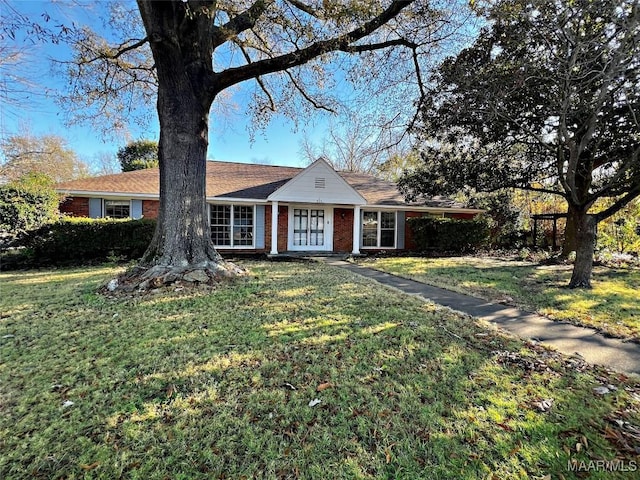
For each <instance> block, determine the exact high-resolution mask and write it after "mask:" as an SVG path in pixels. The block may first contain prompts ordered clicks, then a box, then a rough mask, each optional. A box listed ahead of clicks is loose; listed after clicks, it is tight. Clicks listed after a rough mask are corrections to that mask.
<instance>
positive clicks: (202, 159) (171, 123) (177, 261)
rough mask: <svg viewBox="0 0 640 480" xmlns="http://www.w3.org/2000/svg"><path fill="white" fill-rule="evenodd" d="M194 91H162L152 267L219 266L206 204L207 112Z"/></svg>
mask: <svg viewBox="0 0 640 480" xmlns="http://www.w3.org/2000/svg"><path fill="white" fill-rule="evenodd" d="M191 93H193V92H188V91H187V92H185V91H184V90H183V91H172V92H168V91H167V89H164V88H162V89H160V90H159V92H158V113H159V117H160V144H159V151H158V156H159V159H160V209H159V212H158V226H157V229H156V232H155V235H154V237H153V240H152V242H151V244H150V246H149V248H148V250H147V252H146V253H145V255H144V257H143V264H144V265H148V266H154V265H163V266H175V267H187V266H189V265H201V266H203V267H204V266H207V265H208V264H209V262H213V263H218V262H220V261H221V257H220V255H219V254H218V253H217V252H216V251H215V248H214V246H213V243H212V241H211V236H210V235H209V224H208V219H207V204H206V201H205V198H206V192H205V182H206V155H207V146H208V141H207V139H208V111H204V109H203V108H201V107H200V106H199V104H198V102H197V101H193V100H194V98H193V95H192V94H191Z"/></svg>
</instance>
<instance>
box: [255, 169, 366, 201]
mask: <svg viewBox="0 0 640 480" xmlns="http://www.w3.org/2000/svg"><path fill="white" fill-rule="evenodd" d="M268 199H269V200H274V201H280V200H282V201H293V202H309V201H311V202H316V203H336V204H357V205H362V204H365V203H367V200H366V199H365V198H364V197H363V196H362V195H361V194H360V193H359V192H358V191H357V190H356V189H354V188H353V186H352V185H350V184H349V183H348V182H347V181H346V180H345V179H344V178H343V177H342V176H340V174H339V173H338V172H336V171H335V170H334V169H333V167H331V165H329V164H328V163H327V161H326V160H324V159H322V158H319V159H318V160H316V161H315V162H313V163H312V164H311V165H309V166H308V167H307V168H305V169H303V170H300V172H299V173H298V174H297V175H296V176H295V177H293V178H292V179H291V180H289V181H288V182H287V183H285V184H284V185H282V186H281V187H280V188H278V190H276V191H275V192H273V193H272V194H271V195H269V198H268Z"/></svg>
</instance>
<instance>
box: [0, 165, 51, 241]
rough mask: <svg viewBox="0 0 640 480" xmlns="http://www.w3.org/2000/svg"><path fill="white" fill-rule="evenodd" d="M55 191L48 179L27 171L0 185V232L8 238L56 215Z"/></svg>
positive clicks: (33, 227)
mask: <svg viewBox="0 0 640 480" xmlns="http://www.w3.org/2000/svg"><path fill="white" fill-rule="evenodd" d="M58 202H59V195H58V193H57V192H56V191H55V189H54V186H53V182H52V180H51V179H50V178H49V177H47V176H46V175H43V174H37V173H30V174H27V175H24V176H23V177H21V178H19V179H18V180H15V181H13V182H9V183H6V184H5V185H1V186H0V232H2V233H4V234H5V235H6V236H8V237H9V238H14V237H15V236H17V235H19V234H21V233H23V232H26V231H28V230H32V229H35V228H38V227H40V226H42V225H44V224H46V223H48V222H51V221H54V220H55V219H57V218H58V216H59V212H58Z"/></svg>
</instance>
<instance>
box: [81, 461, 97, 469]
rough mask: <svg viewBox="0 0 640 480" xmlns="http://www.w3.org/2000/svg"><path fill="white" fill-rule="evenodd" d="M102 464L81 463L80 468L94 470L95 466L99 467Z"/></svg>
mask: <svg viewBox="0 0 640 480" xmlns="http://www.w3.org/2000/svg"><path fill="white" fill-rule="evenodd" d="M99 466H100V462H93V463H92V464H90V465H85V464H82V463H81V464H80V468H81V469H83V470H87V471H88V470H93V469H94V468H98V467H99Z"/></svg>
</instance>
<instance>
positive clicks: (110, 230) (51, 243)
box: [21, 218, 156, 266]
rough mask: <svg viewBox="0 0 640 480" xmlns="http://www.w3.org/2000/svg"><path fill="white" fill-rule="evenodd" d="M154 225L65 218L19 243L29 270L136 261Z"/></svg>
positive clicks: (150, 221)
mask: <svg viewBox="0 0 640 480" xmlns="http://www.w3.org/2000/svg"><path fill="white" fill-rule="evenodd" d="M155 226H156V221H155V220H151V219H142V220H112V219H91V218H66V219H62V220H60V221H58V222H55V223H51V224H48V225H45V226H43V227H41V228H39V229H37V230H33V231H31V232H29V233H28V234H27V235H26V236H25V237H24V238H23V240H22V241H21V244H22V245H23V246H24V247H25V251H26V252H27V255H28V257H29V258H30V260H31V261H30V262H29V263H30V264H31V266H40V265H68V264H82V263H86V262H90V261H107V260H113V259H114V258H116V259H123V260H132V259H137V258H140V257H141V256H142V255H143V253H144V252H145V250H146V248H147V246H148V245H149V243H150V242H151V238H152V237H153V232H154V231H155Z"/></svg>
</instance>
